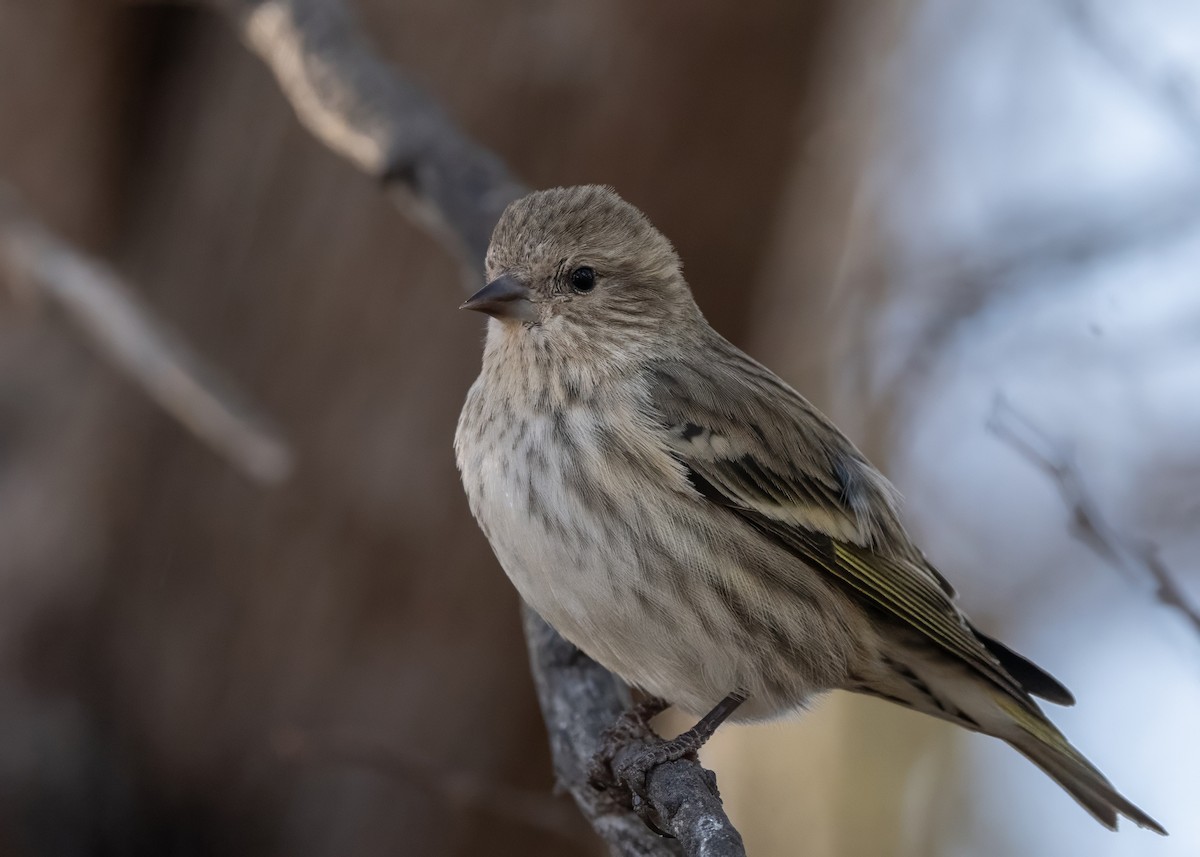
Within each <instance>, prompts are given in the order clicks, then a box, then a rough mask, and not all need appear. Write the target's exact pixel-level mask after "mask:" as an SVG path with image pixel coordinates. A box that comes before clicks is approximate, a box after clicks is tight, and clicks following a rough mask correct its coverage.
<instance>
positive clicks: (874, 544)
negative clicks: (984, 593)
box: [651, 346, 1052, 704]
mask: <svg viewBox="0 0 1200 857" xmlns="http://www.w3.org/2000/svg"><path fill="white" fill-rule="evenodd" d="M728 347H729V349H730V352H729V353H728V354H724V355H722V357H728V358H729V359H722V360H714V361H711V362H710V363H708V364H706V365H705V366H703V367H696V366H694V365H684V364H682V363H671V364H663V365H661V366H658V367H656V369H655V372H654V373H653V378H654V381H653V383H652V393H651V399H652V402H653V405H654V407H655V408H656V409H657V411H658V412H659V415H660V417H661V419H662V420H663V423H664V428H665V431H666V437H667V444H668V447H669V448H670V450H671V451H672V453H673V454H674V455H675V457H676V458H677V459H678V460H679V461H680V462H681V463H682V464H683V465H684V467H685V468H687V472H688V474H689V478H690V479H691V481H692V485H693V486H694V487H696V489H697V490H698V491H699V492H700V493H701V494H702V495H703V496H705V497H706V498H707V499H709V500H710V501H713V502H716V503H719V504H721V505H722V506H724V507H726V508H728V509H730V510H731V512H733V513H734V514H736V515H738V516H739V517H741V518H742V519H743V520H744V521H746V522H748V523H749V524H750V525H751V526H753V527H754V528H755V529H756V530H758V531H759V532H760V533H762V534H763V535H764V536H765V537H767V538H769V539H771V540H773V541H774V542H776V543H777V544H779V545H781V546H783V547H784V548H785V549H786V550H788V551H789V552H790V553H792V554H793V555H795V556H796V557H798V558H799V559H801V560H802V561H803V562H804V563H805V564H806V565H807V566H808V567H810V568H813V569H816V570H818V571H822V572H825V573H827V574H828V575H830V576H831V577H832V578H833V579H834V580H836V581H837V582H838V583H839V584H840V585H841V586H842V587H843V588H844V589H845V590H846V591H849V592H851V593H852V594H853V595H854V596H855V597H856V598H858V599H859V600H860V601H862V602H865V603H866V604H868V605H870V606H871V607H872V608H874V609H876V610H878V611H880V612H881V613H882V614H884V615H885V616H887V617H888V618H889V619H891V620H892V621H895V622H898V623H900V624H901V625H902V626H904V627H907V628H909V629H911V630H913V631H915V632H917V633H918V634H920V635H921V636H923V637H924V638H926V639H927V640H929V641H930V642H931V643H933V644H934V645H936V646H938V647H939V648H941V649H942V650H944V651H945V652H948V653H949V654H951V655H953V656H954V657H956V658H958V659H959V660H961V661H962V662H964V663H965V664H967V665H969V666H970V667H972V668H973V669H974V670H976V671H977V672H979V673H981V674H982V675H984V676H986V677H987V678H988V679H990V680H991V681H993V682H994V683H996V684H998V685H999V686H1001V687H1003V688H1004V689H1005V690H1007V691H1009V692H1010V693H1011V694H1012V695H1013V696H1014V697H1015V698H1016V699H1018V700H1021V701H1022V702H1025V701H1027V700H1028V695H1027V694H1026V692H1025V689H1024V688H1023V687H1022V686H1021V684H1020V683H1018V682H1017V681H1016V680H1015V679H1014V678H1013V677H1012V675H1010V674H1009V672H1008V671H1007V670H1006V669H1005V668H1004V666H1003V665H1002V664H1001V662H1000V660H999V659H998V658H997V657H996V656H995V654H994V653H993V652H992V651H991V650H990V649H989V648H988V647H987V646H986V644H985V642H984V641H983V640H981V639H980V638H979V637H978V636H976V634H975V633H974V631H973V630H972V628H971V627H970V625H969V623H968V622H967V620H966V617H965V616H964V615H963V614H962V612H961V611H960V610H959V609H958V608H957V607H956V606H955V604H954V603H953V598H954V590H953V589H952V588H951V587H950V586H949V584H948V583H946V581H945V579H944V578H942V577H941V575H940V574H938V573H937V572H936V571H935V570H934V569H933V567H932V566H930V565H929V563H928V562H927V561H926V560H925V558H924V557H923V556H922V554H921V553H920V551H919V550H917V548H916V547H915V546H914V545H913V544H912V542H911V541H910V540H909V538H908V536H907V534H905V532H904V529H903V527H902V526H901V524H900V522H899V517H898V512H897V500H896V494H895V491H894V489H892V487H891V485H890V484H889V483H888V482H887V481H886V480H885V479H884V478H883V476H881V475H880V474H879V473H878V471H876V470H875V469H874V468H872V467H871V466H870V464H868V463H867V461H866V459H865V458H864V457H863V456H862V454H861V453H859V451H858V450H857V449H855V447H854V446H853V444H851V443H850V441H849V440H847V439H846V438H845V436H844V435H842V434H841V432H840V431H838V430H837V429H836V428H835V427H834V426H833V425H832V423H830V422H829V421H828V420H827V419H826V418H825V417H824V416H823V415H822V414H821V413H820V412H818V411H817V410H816V409H815V408H813V407H812V406H811V405H810V404H809V403H808V402H807V401H806V400H805V399H803V397H801V396H800V395H799V394H798V393H796V392H795V391H794V390H792V389H791V388H790V387H788V386H787V385H786V384H784V383H783V382H782V381H780V380H779V379H778V378H776V377H775V376H774V375H773V374H771V373H770V372H769V370H767V369H765V368H764V367H762V366H760V365H759V364H757V363H755V362H754V361H752V360H750V358H748V357H746V356H745V355H742V354H741V352H737V351H736V349H733V348H732V346H728ZM721 373H724V374H721ZM731 391H736V392H734V393H733V394H732V395H731ZM789 573H790V574H794V572H789V571H788V570H786V569H782V570H780V574H781V576H787V575H788V574H789ZM781 582H783V583H786V582H787V581H786V580H783V581H781ZM1051 681H1052V680H1051ZM1030 704H1031V703H1030Z"/></svg>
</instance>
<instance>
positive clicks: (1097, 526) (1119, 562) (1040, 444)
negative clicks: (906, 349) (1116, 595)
mask: <svg viewBox="0 0 1200 857" xmlns="http://www.w3.org/2000/svg"><path fill="white" fill-rule="evenodd" d="M988 429H989V430H990V431H991V432H992V433H993V434H995V435H996V437H998V438H1000V439H1001V440H1002V441H1004V442H1006V443H1007V444H1008V445H1009V446H1011V447H1012V448H1013V449H1015V450H1016V451H1017V452H1018V453H1020V454H1021V455H1022V456H1024V457H1025V458H1026V459H1027V460H1028V461H1030V462H1032V463H1033V464H1034V466H1036V467H1037V468H1039V469H1040V470H1042V471H1043V472H1045V473H1046V474H1048V475H1049V476H1050V477H1051V478H1052V479H1054V482H1055V484H1056V485H1057V486H1058V490H1059V493H1060V494H1061V495H1062V498H1063V502H1065V503H1066V504H1067V507H1068V508H1069V509H1070V510H1071V514H1072V525H1073V526H1072V530H1073V531H1074V533H1075V535H1076V536H1077V537H1078V538H1079V539H1080V540H1081V541H1082V542H1083V543H1084V544H1086V545H1088V546H1089V547H1090V548H1091V549H1092V550H1094V551H1095V552H1096V553H1097V554H1099V555H1100V556H1101V557H1103V558H1104V559H1106V560H1107V561H1108V562H1109V563H1111V564H1112V565H1114V566H1116V567H1117V568H1119V569H1121V570H1123V571H1125V572H1127V573H1129V574H1131V575H1133V576H1140V577H1143V578H1145V577H1148V578H1150V580H1151V581H1153V583H1154V585H1155V597H1157V599H1158V600H1159V601H1160V602H1161V603H1162V604H1165V605H1166V606H1168V607H1170V608H1172V609H1173V610H1177V611H1179V612H1180V613H1181V614H1183V617H1184V618H1185V619H1187V620H1188V622H1190V623H1191V625H1192V627H1193V628H1194V629H1195V630H1196V632H1197V633H1200V610H1197V608H1196V607H1195V605H1193V604H1192V603H1191V601H1190V600H1189V599H1188V597H1187V595H1186V594H1185V593H1184V591H1183V589H1182V588H1181V587H1180V586H1179V584H1178V582H1176V580H1175V576H1174V574H1172V573H1171V571H1170V570H1169V569H1168V568H1167V567H1166V565H1165V564H1164V563H1163V561H1162V559H1161V558H1160V557H1159V555H1158V550H1157V549H1156V548H1155V546H1154V545H1153V544H1151V543H1149V542H1147V541H1144V540H1140V539H1133V538H1131V537H1129V536H1127V535H1125V534H1123V533H1121V532H1119V531H1118V530H1117V529H1116V528H1115V527H1113V525H1112V524H1110V523H1109V522H1108V521H1107V520H1106V519H1105V518H1104V516H1103V514H1102V513H1101V512H1100V509H1099V507H1098V506H1097V505H1096V501H1095V500H1094V499H1093V498H1092V496H1091V494H1089V493H1088V490H1087V488H1086V486H1085V485H1084V484H1083V478H1082V476H1081V475H1080V473H1079V468H1078V466H1077V465H1076V464H1075V459H1074V455H1073V453H1072V450H1071V448H1070V446H1069V445H1067V444H1065V443H1063V442H1062V441H1060V440H1055V439H1054V438H1052V437H1050V435H1048V434H1047V433H1046V432H1044V431H1043V430H1042V429H1040V428H1038V427H1037V426H1036V425H1035V424H1034V423H1033V422H1032V421H1031V420H1030V419H1029V418H1028V417H1027V416H1025V415H1024V414H1022V413H1021V412H1020V411H1018V410H1017V409H1016V408H1014V407H1013V406H1012V405H1011V404H1009V403H1008V400H1007V399H1005V398H1004V397H1003V396H998V397H997V398H996V402H995V405H994V406H993V408H992V415H991V416H990V417H989V418H988Z"/></svg>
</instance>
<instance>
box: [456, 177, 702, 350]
mask: <svg viewBox="0 0 1200 857" xmlns="http://www.w3.org/2000/svg"><path fill="white" fill-rule="evenodd" d="M487 278H488V284H487V285H486V286H484V288H482V289H480V290H479V291H478V292H476V293H475V294H474V295H473V296H472V297H471V298H470V299H469V300H468V301H467V302H466V303H464V304H463V305H462V306H463V309H473V310H478V311H480V312H485V313H487V314H488V315H490V316H492V317H493V318H495V319H497V320H498V321H499V323H500V324H499V326H500V328H501V329H502V331H503V332H504V333H506V334H508V335H512V336H518V337H533V338H536V339H538V340H539V341H541V342H543V343H544V344H547V345H550V344H558V345H563V346H567V347H587V345H588V344H593V345H597V346H601V345H602V346H609V347H611V346H613V345H614V344H615V343H619V342H628V341H629V337H630V336H633V337H634V339H635V341H642V340H645V339H646V338H647V337H648V336H650V337H652V336H662V335H669V333H670V326H671V325H674V324H678V323H686V322H688V321H691V320H692V319H694V318H696V317H698V315H699V311H698V310H697V309H696V305H695V303H694V302H693V300H692V296H691V292H690V290H689V289H688V287H687V283H686V282H685V281H684V279H683V274H682V272H681V270H680V262H679V256H678V255H677V254H676V253H675V249H674V248H673V247H672V246H671V242H669V241H668V240H667V239H666V237H664V236H663V234H662V233H661V232H659V231H658V230H657V229H655V228H654V226H653V225H652V224H651V223H650V221H649V220H648V219H647V218H646V216H645V215H644V214H642V213H641V212H640V211H638V210H637V209H636V208H634V207H633V206H632V205H630V204H629V203H627V202H626V201H625V200H623V199H621V197H619V196H617V194H616V193H615V192H613V191H612V190H611V189H610V188H607V187H602V186H599V185H583V186H579V187H567V188H553V189H551V190H544V191H538V192H536V193H531V194H529V195H528V196H526V197H523V198H521V199H518V200H517V201H515V202H513V203H512V204H511V205H509V206H508V208H507V209H506V210H505V211H504V214H503V215H502V216H501V217H500V222H499V223H498V224H496V229H495V231H494V232H493V233H492V242H491V245H490V246H489V247H488V253H487Z"/></svg>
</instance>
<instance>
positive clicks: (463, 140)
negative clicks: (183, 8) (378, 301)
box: [198, 0, 523, 291]
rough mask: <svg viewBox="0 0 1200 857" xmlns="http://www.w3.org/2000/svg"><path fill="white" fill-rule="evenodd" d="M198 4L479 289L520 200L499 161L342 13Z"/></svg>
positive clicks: (332, 8)
mask: <svg viewBox="0 0 1200 857" xmlns="http://www.w3.org/2000/svg"><path fill="white" fill-rule="evenodd" d="M198 2H200V3H201V4H202V5H206V6H209V7H211V8H213V9H216V10H217V11H219V12H221V13H222V14H224V15H225V16H226V17H227V18H228V19H229V20H230V21H231V22H232V23H233V25H234V27H235V28H236V30H237V32H238V35H239V36H241V38H242V41H243V42H244V43H245V44H246V46H247V47H248V48H249V49H250V50H251V51H253V52H254V53H255V54H257V55H258V56H259V57H260V58H261V59H262V60H263V62H265V63H266V64H267V67H268V68H270V69H271V71H272V73H274V75H275V79H276V80H277V81H278V82H279V86H280V88H281V89H282V90H283V94H284V95H285V96H286V97H287V99H288V101H289V102H290V103H291V105H292V107H293V109H294V110H295V111H296V115H297V117H299V119H300V121H301V122H302V123H303V124H304V126H305V127H306V128H308V130H309V131H311V132H312V134H313V136H315V137H316V138H317V139H319V140H320V141H321V142H322V143H324V144H325V145H326V146H328V147H329V148H330V149H332V150H333V151H335V152H337V153H338V154H339V155H341V156H342V157H344V158H346V159H347V160H348V161H350V162H351V163H353V164H354V165H355V166H356V167H358V168H359V169H360V170H362V171H363V172H365V173H367V174H368V175H370V176H372V177H374V178H376V179H378V180H379V181H381V182H383V183H384V185H385V187H386V188H387V189H388V190H389V191H391V193H392V198H393V199H394V200H396V202H397V203H398V204H399V205H400V206H401V208H402V209H403V210H404V211H405V212H406V213H407V214H409V215H410V216H412V217H414V218H415V219H417V220H418V222H420V223H422V224H424V225H425V226H427V227H429V228H430V229H431V230H432V231H433V233H434V234H435V235H436V236H437V237H438V238H439V239H440V240H441V241H442V242H443V243H445V244H446V245H447V246H448V247H449V249H450V250H451V251H452V252H453V253H455V254H456V255H457V256H458V257H459V258H461V259H462V260H463V262H464V263H465V265H466V267H467V269H468V270H469V271H470V274H471V277H472V282H476V281H478V279H479V277H480V276H481V273H482V271H483V257H484V253H485V252H486V251H487V245H488V240H489V239H490V238H491V234H492V226H493V225H495V222H496V220H498V219H499V217H500V213H501V212H502V211H504V207H505V206H506V205H508V203H509V202H511V201H512V200H513V199H515V198H517V197H518V196H520V195H521V194H522V192H523V191H522V189H521V187H520V186H519V185H518V183H517V182H516V181H515V180H514V179H513V178H512V177H511V176H510V175H509V173H508V170H507V169H506V168H505V166H504V164H503V163H501V161H500V159H499V158H497V157H496V156H495V155H493V154H492V153H491V152H489V151H488V150H486V149H484V148H483V147H482V146H480V145H479V144H477V143H476V142H474V141H473V140H471V139H469V138H468V137H467V136H466V135H465V134H463V133H462V131H460V130H459V129H458V127H457V126H456V125H454V123H453V122H451V121H450V120H449V118H447V116H446V115H445V113H444V112H443V111H442V109H441V108H440V107H439V106H438V105H437V104H436V103H435V102H434V101H433V99H432V98H430V97H429V96H428V95H427V94H426V93H425V92H424V91H422V90H421V89H419V88H418V87H417V86H415V85H414V84H413V83H411V82H409V81H408V80H406V79H405V78H403V77H402V76H400V75H399V74H397V73H396V72H395V71H394V70H393V69H392V68H391V66H389V65H388V64H387V63H386V62H385V61H384V60H383V59H382V58H381V57H379V56H378V55H377V54H376V53H375V51H374V50H373V49H372V48H371V46H370V45H369V43H368V42H367V40H366V39H365V37H364V35H363V33H362V31H361V29H360V27H359V26H358V23H357V21H355V19H354V18H353V16H352V15H351V13H350V11H349V10H348V9H347V8H346V7H345V6H344V5H343V4H341V3H339V2H330V0H198ZM472 291H473V289H472Z"/></svg>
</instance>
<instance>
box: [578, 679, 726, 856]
mask: <svg viewBox="0 0 1200 857" xmlns="http://www.w3.org/2000/svg"><path fill="white" fill-rule="evenodd" d="M745 701H746V696H745V694H742V693H736V692H735V693H731V694H729V696H727V697H725V698H724V699H722V700H721V701H720V702H718V703H717V704H716V706H714V707H713V709H712V711H710V712H708V714H706V715H704V717H702V718H701V719H700V722H699V723H697V724H696V725H695V726H693V727H692V728H691V729H689V730H687V731H686V732H683V733H681V734H680V735H679V736H677V737H675V738H672V739H671V740H670V741H663V740H662V739H661V738H658V736H657V735H654V734H653V732H651V733H650V734H651V736H652V741H651V742H649V743H646V744H644V745H643V747H642V748H641V749H639V750H636V751H634V752H631V753H625V754H621V755H620V756H619V757H618V753H619V749H618V748H605V749H606V751H607V752H603V753H602V754H601V755H603V756H604V758H601V756H600V755H598V756H597V759H596V760H595V761H593V763H592V765H593V767H592V775H593V783H596V782H597V781H599V782H601V783H611V784H615V785H617V786H618V787H620V788H622V789H623V790H625V791H627V792H628V793H629V797H630V803H631V805H632V806H633V809H634V810H636V811H637V814H638V815H639V816H641V818H642V820H643V821H645V822H646V824H647V825H649V826H650V827H651V829H653V830H656V831H658V832H660V833H661V832H662V831H661V829H660V828H659V826H658V825H657V824H655V823H654V819H653V817H652V816H653V813H654V810H653V807H652V805H651V803H650V800H649V797H648V795H647V794H646V779H647V777H648V776H649V775H650V772H651V771H653V770H654V769H655V768H657V767H658V766H659V765H662V764H665V763H667V762H674V761H676V760H677V759H683V758H687V757H688V756H694V755H695V754H696V753H697V752H698V751H699V750H700V748H701V747H703V746H704V744H705V742H706V741H708V739H709V738H711V737H712V736H713V733H714V732H716V731H717V727H719V726H720V725H721V724H722V723H724V722H725V720H726V719H728V717H729V715H731V714H733V712H734V711H735V710H737V707H738V706H739V705H741V704H742V703H743V702H745ZM614 751H615V752H614ZM598 768H599V772H600V773H602V774H603V776H599V777H597V776H596V774H597V773H598ZM712 785H713V789H714V791H715V790H716V783H715V781H714V782H713V783H712Z"/></svg>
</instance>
